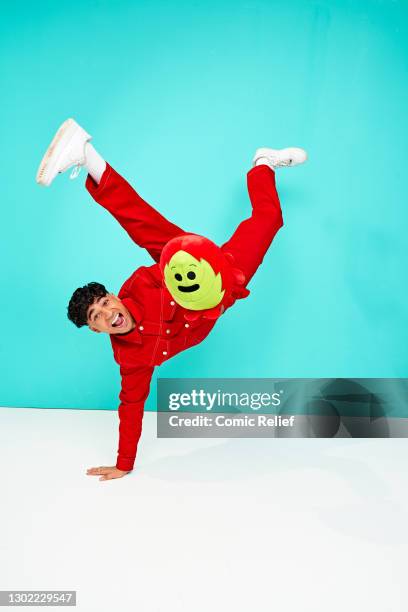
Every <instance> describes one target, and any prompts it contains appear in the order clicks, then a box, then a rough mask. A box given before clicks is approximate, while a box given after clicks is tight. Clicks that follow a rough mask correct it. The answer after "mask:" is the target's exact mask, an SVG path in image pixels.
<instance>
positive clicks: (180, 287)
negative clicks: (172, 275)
mask: <svg viewBox="0 0 408 612" xmlns="http://www.w3.org/2000/svg"><path fill="white" fill-rule="evenodd" d="M199 288H200V285H198V284H197V283H196V284H195V285H190V286H189V287H183V285H178V286H177V289H178V290H179V291H183V292H184V293H191V292H192V291H197V289H199Z"/></svg>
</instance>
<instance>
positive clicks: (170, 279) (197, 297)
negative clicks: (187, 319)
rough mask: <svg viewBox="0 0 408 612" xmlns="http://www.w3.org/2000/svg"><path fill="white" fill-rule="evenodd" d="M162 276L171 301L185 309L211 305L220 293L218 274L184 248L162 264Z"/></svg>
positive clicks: (199, 308) (215, 301)
mask: <svg viewBox="0 0 408 612" xmlns="http://www.w3.org/2000/svg"><path fill="white" fill-rule="evenodd" d="M164 280H165V283H166V287H167V289H168V290H169V292H170V293H171V295H172V296H173V298H174V299H175V301H176V302H177V303H178V304H180V306H183V307H184V308H188V309H189V310H205V309H207V308H213V307H214V306H217V305H218V304H219V303H220V302H221V300H222V298H223V297H224V291H223V289H222V279H221V274H220V273H218V274H216V273H215V272H214V270H213V269H212V267H211V266H210V264H209V263H208V261H206V260H205V259H200V261H198V259H196V258H195V257H193V256H192V255H190V253H187V252H186V251H182V250H181V251H177V253H175V254H174V255H173V257H172V258H171V259H170V261H169V263H168V264H166V266H165V268H164Z"/></svg>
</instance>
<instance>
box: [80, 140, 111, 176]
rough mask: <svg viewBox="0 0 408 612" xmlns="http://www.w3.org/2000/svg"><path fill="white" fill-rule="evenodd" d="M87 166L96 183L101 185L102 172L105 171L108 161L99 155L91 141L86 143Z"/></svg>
mask: <svg viewBox="0 0 408 612" xmlns="http://www.w3.org/2000/svg"><path fill="white" fill-rule="evenodd" d="M84 166H85V168H86V169H87V170H88V172H89V174H90V175H91V176H92V178H93V180H94V181H95V183H97V184H98V185H99V183H100V182H101V178H102V174H103V173H104V172H105V168H106V161H105V160H104V159H103V157H101V156H100V155H99V153H98V152H97V151H95V149H94V148H93V146H92V145H91V143H90V142H87V143H86V145H85V164H84Z"/></svg>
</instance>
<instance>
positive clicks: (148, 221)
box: [86, 165, 283, 470]
mask: <svg viewBox="0 0 408 612" xmlns="http://www.w3.org/2000/svg"><path fill="white" fill-rule="evenodd" d="M247 182H248V192H249V197H250V200H251V203H252V215H251V217H249V219H246V220H245V221H242V222H241V223H240V224H239V226H238V227H237V229H236V230H235V232H234V234H233V235H232V237H231V238H230V239H229V240H228V242H226V243H225V244H224V245H222V247H221V249H222V250H223V251H225V252H228V253H231V254H232V255H233V257H234V259H235V265H236V266H237V267H238V268H239V269H240V270H242V272H243V273H244V275H245V277H246V284H247V283H248V282H249V281H250V279H251V278H252V276H253V275H254V273H255V271H256V270H257V268H258V266H259V265H260V264H261V263H262V260H263V258H264V255H265V253H266V251H267V250H268V248H269V246H270V244H271V242H272V240H273V238H274V236H275V234H276V232H277V231H278V230H279V228H280V227H282V225H283V221H282V212H281V208H280V204H279V198H278V194H277V192H276V187H275V173H274V171H273V170H271V169H270V168H269V167H268V166H266V165H260V166H255V167H254V168H252V169H251V170H250V171H249V172H248V175H247ZM86 187H87V189H88V191H89V193H90V194H91V196H92V197H93V198H94V199H95V200H96V201H97V202H98V203H99V204H101V205H102V206H103V207H104V208H106V209H107V210H108V211H109V212H110V213H111V214H112V215H113V216H114V217H115V219H117V221H119V223H120V224H121V225H122V227H123V228H124V229H125V230H126V231H127V233H128V234H129V236H130V237H131V238H132V240H134V242H136V244H138V245H139V246H141V247H144V248H145V249H146V250H147V251H148V252H149V253H150V255H151V256H152V257H153V259H154V261H155V262H158V261H159V259H160V253H161V250H162V248H163V247H164V245H165V244H166V243H167V242H168V241H169V240H171V239H172V238H174V237H176V236H180V235H182V234H185V233H187V232H184V230H182V229H181V228H179V227H177V226H176V225H174V224H173V223H170V221H168V220H167V219H165V218H164V217H163V216H162V215H161V214H160V213H159V212H157V211H156V210H155V209H154V208H152V207H151V206H150V205H149V204H147V202H145V201H144V200H143V199H142V198H141V197H140V196H139V195H138V194H137V193H136V191H135V190H134V189H133V188H132V187H131V186H130V185H129V184H128V183H127V182H126V181H125V180H124V179H123V178H122V177H121V176H120V175H119V174H118V173H117V172H115V170H114V169H113V168H111V167H110V166H109V165H107V167H106V170H105V172H104V174H103V176H102V179H101V181H100V183H99V185H97V184H96V183H95V182H94V181H93V179H92V178H91V177H90V176H89V175H88V178H87V181H86ZM118 297H119V298H120V299H121V300H122V301H123V303H124V304H125V306H126V308H127V309H128V310H129V312H130V313H131V315H132V316H133V318H134V320H135V322H136V326H135V328H134V329H133V330H132V331H131V332H129V333H127V334H123V335H121V334H116V335H115V334H112V335H111V336H110V339H111V343H112V348H113V354H114V358H115V360H116V361H117V363H118V364H119V366H120V373H121V377H122V389H121V392H120V395H119V398H120V405H119V419H120V424H119V448H118V459H117V463H116V467H117V468H118V469H120V470H131V469H132V468H133V465H134V461H135V457H136V451H137V445H138V441H139V438H140V434H141V430H142V419H143V410H144V403H145V400H146V398H147V396H148V394H149V388H150V381H151V378H152V374H153V370H154V367H155V366H157V365H160V364H161V363H163V361H165V360H166V359H169V358H170V357H172V356H173V355H176V354H177V353H179V352H180V351H183V350H185V349H187V348H189V347H191V346H194V345H195V344H198V343H199V342H201V341H202V340H204V338H205V337H206V336H207V335H208V334H209V332H210V331H211V329H212V328H213V327H214V325H215V323H216V320H209V319H205V318H199V319H197V320H194V321H190V320H189V322H187V321H186V319H185V318H184V314H185V313H186V312H187V311H186V310H185V309H184V308H183V307H181V306H179V305H178V304H177V303H176V302H175V301H174V300H173V298H172V296H171V294H170V293H169V292H168V290H167V288H166V286H165V285H164V282H163V279H162V274H161V272H160V268H159V264H158V263H155V264H153V265H151V266H142V267H140V268H138V269H137V270H136V271H135V272H134V273H133V274H132V276H131V277H130V278H128V280H127V281H126V282H125V283H124V285H123V286H122V288H121V290H120V292H119V295H118ZM188 312H191V311H188Z"/></svg>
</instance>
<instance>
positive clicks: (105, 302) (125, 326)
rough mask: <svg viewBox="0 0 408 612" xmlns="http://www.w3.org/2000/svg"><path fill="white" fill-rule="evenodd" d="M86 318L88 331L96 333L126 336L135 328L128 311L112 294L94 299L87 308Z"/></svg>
mask: <svg viewBox="0 0 408 612" xmlns="http://www.w3.org/2000/svg"><path fill="white" fill-rule="evenodd" d="M87 317H88V321H87V322H88V327H89V329H91V330H92V331H94V332H98V333H100V332H104V333H106V334H126V333H127V332H129V331H131V330H132V329H133V328H134V327H135V322H134V320H133V318H132V315H131V314H130V312H129V311H128V309H127V308H126V307H125V305H124V304H123V303H122V301H121V300H120V299H119V298H118V297H116V295H113V294H112V293H108V294H107V295H104V296H103V297H100V298H95V301H94V303H93V304H91V305H90V306H89V308H88V312H87Z"/></svg>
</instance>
